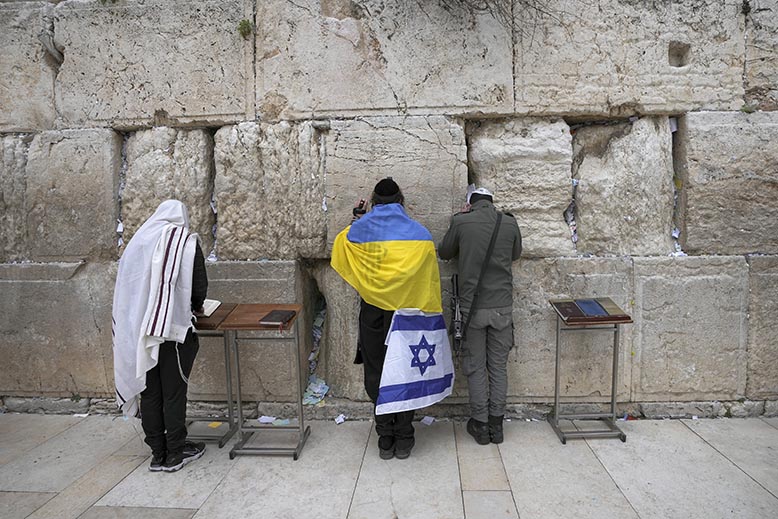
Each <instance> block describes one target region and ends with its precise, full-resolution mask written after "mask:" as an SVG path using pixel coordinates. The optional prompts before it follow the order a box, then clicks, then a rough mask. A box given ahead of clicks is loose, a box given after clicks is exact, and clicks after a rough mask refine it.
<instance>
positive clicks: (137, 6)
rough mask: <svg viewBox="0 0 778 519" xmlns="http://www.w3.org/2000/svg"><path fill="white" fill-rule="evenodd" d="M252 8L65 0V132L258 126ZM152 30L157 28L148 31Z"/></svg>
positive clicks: (232, 1)
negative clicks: (88, 127) (249, 37)
mask: <svg viewBox="0 0 778 519" xmlns="http://www.w3.org/2000/svg"><path fill="white" fill-rule="evenodd" d="M252 6H253V2H247V1H244V0H229V1H223V0H206V1H203V2H195V3H192V2H184V1H176V2H169V1H166V0H151V1H139V0H127V1H123V2H119V3H113V2H108V3H105V2H98V1H96V0H94V1H80V2H66V3H63V4H61V5H58V6H57V7H56V9H55V16H56V19H55V40H56V43H57V45H58V46H60V47H61V48H63V49H64V54H65V62H64V63H63V64H62V67H61V68H60V71H59V75H58V76H57V106H58V108H59V113H60V116H61V118H62V122H63V124H66V125H68V126H73V125H82V124H92V125H94V124H98V125H111V126H113V127H121V126H130V127H132V126H137V125H148V124H150V123H151V122H155V123H156V124H183V123H193V122H196V123H208V124H217V123H224V122H234V121H238V120H242V119H245V118H247V117H250V118H253V112H254V103H253V93H252V88H253V67H252V63H251V61H252V57H253V56H252V54H253V53H252V50H251V43H250V42H249V41H246V40H243V38H241V36H240V34H239V33H238V31H237V27H238V23H239V22H240V21H241V19H244V18H251V14H250V13H251V12H252V9H253V8H252ZM152 22H153V23H152Z"/></svg>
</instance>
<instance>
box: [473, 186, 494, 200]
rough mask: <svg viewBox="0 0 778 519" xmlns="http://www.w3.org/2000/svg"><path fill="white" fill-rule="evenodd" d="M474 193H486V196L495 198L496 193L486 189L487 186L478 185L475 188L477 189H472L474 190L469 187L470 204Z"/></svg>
mask: <svg viewBox="0 0 778 519" xmlns="http://www.w3.org/2000/svg"><path fill="white" fill-rule="evenodd" d="M471 185H472V184H471ZM474 194H476V195H486V196H490V197H492V198H494V195H493V194H492V192H491V191H489V190H488V189H486V188H485V187H478V188H475V189H472V190H471V189H468V190H467V203H468V204H469V203H470V197H471V196H473V195H474Z"/></svg>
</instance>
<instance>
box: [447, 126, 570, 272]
mask: <svg viewBox="0 0 778 519" xmlns="http://www.w3.org/2000/svg"><path fill="white" fill-rule="evenodd" d="M467 130H468V144H469V146H468V154H469V157H468V158H469V163H470V173H471V176H472V180H473V181H474V182H475V183H476V184H477V185H478V186H479V187H486V188H488V189H489V190H491V191H492V192H493V193H494V200H495V203H496V204H497V206H498V207H500V208H501V209H503V210H506V211H509V212H511V213H512V214H513V215H514V216H516V219H517V221H518V223H519V228H520V229H521V238H522V247H523V251H522V256H524V257H544V256H569V255H572V254H574V253H575V250H574V249H573V243H572V241H571V240H570V230H569V229H568V227H567V224H566V223H565V221H564V218H563V217H562V213H563V212H564V210H565V209H566V208H567V206H568V204H569V203H570V199H571V195H572V187H571V184H570V168H571V164H572V147H571V138H570V129H569V127H568V126H567V124H566V123H565V122H564V121H561V120H549V119H512V120H508V121H494V122H482V123H475V124H471V125H469V126H468V128H467ZM460 200H462V199H461V198H459V197H458V198H457V199H456V202H459V201H460Z"/></svg>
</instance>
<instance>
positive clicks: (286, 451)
mask: <svg viewBox="0 0 778 519" xmlns="http://www.w3.org/2000/svg"><path fill="white" fill-rule="evenodd" d="M297 321H298V320H297V319H295V321H294V325H293V335H292V336H291V337H290V336H289V335H288V334H287V335H284V332H269V333H273V335H272V336H264V337H251V338H243V339H241V340H242V341H270V340H272V341H279V340H281V341H289V343H290V344H291V348H292V356H293V358H295V359H297V369H296V370H295V394H296V396H297V416H298V425H270V424H258V425H246V423H245V419H244V417H243V398H242V395H241V387H240V354H239V351H238V334H237V331H236V330H225V331H224V337H225V345H226V343H227V342H228V341H229V342H230V343H231V344H232V350H233V353H234V354H235V375H236V377H237V379H238V385H237V394H238V400H237V406H238V423H237V429H238V431H240V434H239V435H238V442H237V443H236V444H235V446H234V447H233V448H232V450H231V451H230V459H235V456H236V455H238V454H273V455H281V456H284V455H286V456H288V455H291V456H292V457H293V459H295V460H297V459H298V458H299V457H300V453H301V452H302V450H303V446H304V445H305V441H306V440H307V439H308V436H309V435H310V434H311V428H310V427H306V426H305V418H304V416H303V398H302V388H301V378H302V366H301V360H300V352H299V341H298V338H299V330H298V324H297ZM263 430H264V431H268V430H270V431H288V430H296V431H298V432H299V439H298V441H297V445H296V446H295V447H246V443H247V442H248V441H249V440H250V439H251V437H252V436H253V435H254V433H255V432H257V431H263Z"/></svg>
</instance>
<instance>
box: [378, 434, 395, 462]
mask: <svg viewBox="0 0 778 519" xmlns="http://www.w3.org/2000/svg"><path fill="white" fill-rule="evenodd" d="M378 456H379V457H380V458H381V459H382V460H390V459H392V458H393V457H394V437H392V436H379V437H378Z"/></svg>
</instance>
